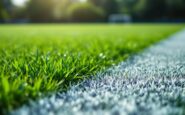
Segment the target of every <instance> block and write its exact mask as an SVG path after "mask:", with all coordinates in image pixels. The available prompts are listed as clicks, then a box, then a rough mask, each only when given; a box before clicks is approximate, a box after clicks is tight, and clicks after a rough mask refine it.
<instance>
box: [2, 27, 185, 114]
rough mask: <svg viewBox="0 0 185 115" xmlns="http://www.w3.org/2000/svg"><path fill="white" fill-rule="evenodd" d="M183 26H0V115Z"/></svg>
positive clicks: (122, 57) (128, 54)
mask: <svg viewBox="0 0 185 115" xmlns="http://www.w3.org/2000/svg"><path fill="white" fill-rule="evenodd" d="M183 27H184V25H180V24H179V25H175V24H173V25H172V24H171V25H168V24H157V25H152V24H148V25H146V24H143V25H140V24H135V25H103V24H102V25H98V24H97V25H91V24H84V25H80V24H76V25H54V24H53V25H47V24H46V25H0V111H1V112H5V111H7V110H12V109H14V108H16V107H19V106H21V105H22V104H24V103H27V102H28V101H29V99H38V98H40V97H42V96H45V95H49V94H50V93H53V92H56V91H64V90H66V89H67V88H68V86H69V85H70V84H71V83H72V84H73V83H76V82H77V81H79V80H82V79H85V78H88V77H90V76H92V75H94V74H96V73H97V71H102V70H105V69H106V68H107V67H110V66H112V65H115V64H117V63H119V62H120V61H123V60H125V59H126V58H127V57H129V56H130V55H132V54H135V53H137V52H139V51H141V50H142V49H144V48H146V47H148V46H149V45H151V44H153V43H156V42H157V41H159V40H161V39H163V38H165V37H167V36H169V35H170V34H172V33H174V32H176V31H178V30H180V29H182V28H183Z"/></svg>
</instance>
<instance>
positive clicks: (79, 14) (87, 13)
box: [68, 3, 105, 22]
mask: <svg viewBox="0 0 185 115" xmlns="http://www.w3.org/2000/svg"><path fill="white" fill-rule="evenodd" d="M68 15H69V18H70V19H71V21H75V22H97V21H101V19H103V17H104V15H105V13H104V11H103V9H101V8H100V7H96V6H95V5H93V4H91V3H76V4H73V5H71V6H70V7H69V9H68Z"/></svg>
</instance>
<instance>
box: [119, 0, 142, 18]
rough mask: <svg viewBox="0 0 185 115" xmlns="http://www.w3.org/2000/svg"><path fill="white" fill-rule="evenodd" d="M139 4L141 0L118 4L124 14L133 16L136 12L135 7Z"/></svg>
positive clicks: (125, 1) (124, 0) (123, 1)
mask: <svg viewBox="0 0 185 115" xmlns="http://www.w3.org/2000/svg"><path fill="white" fill-rule="evenodd" d="M138 2H139V0H119V1H118V3H119V7H120V11H121V12H122V13H126V14H130V15H133V14H134V12H135V11H134V9H135V6H136V5H137V3H138Z"/></svg>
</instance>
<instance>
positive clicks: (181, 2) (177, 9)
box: [166, 0, 185, 18]
mask: <svg viewBox="0 0 185 115" xmlns="http://www.w3.org/2000/svg"><path fill="white" fill-rule="evenodd" d="M166 15H167V16H168V17H170V18H185V0H166Z"/></svg>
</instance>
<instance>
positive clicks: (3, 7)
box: [0, 0, 12, 21]
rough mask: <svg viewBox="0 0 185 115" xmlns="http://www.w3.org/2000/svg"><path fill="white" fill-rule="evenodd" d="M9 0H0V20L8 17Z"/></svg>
mask: <svg viewBox="0 0 185 115" xmlns="http://www.w3.org/2000/svg"><path fill="white" fill-rule="evenodd" d="M11 6H12V4H11V0H1V1H0V20H1V21H5V20H9V19H10V13H11Z"/></svg>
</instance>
